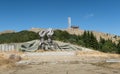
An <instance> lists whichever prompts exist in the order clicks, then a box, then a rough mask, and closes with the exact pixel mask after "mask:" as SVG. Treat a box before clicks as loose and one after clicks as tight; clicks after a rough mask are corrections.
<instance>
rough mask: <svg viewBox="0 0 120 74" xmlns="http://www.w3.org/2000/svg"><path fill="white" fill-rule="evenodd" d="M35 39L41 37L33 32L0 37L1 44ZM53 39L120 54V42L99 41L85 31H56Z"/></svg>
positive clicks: (101, 39) (102, 39)
mask: <svg viewBox="0 0 120 74" xmlns="http://www.w3.org/2000/svg"><path fill="white" fill-rule="evenodd" d="M35 39H39V35H38V33H35V32H32V31H21V32H16V33H6V34H1V35H0V44H2V43H19V42H26V41H30V40H35ZM53 39H54V40H59V41H63V42H68V43H72V44H76V45H80V46H83V47H87V48H92V49H94V50H99V51H102V52H109V53H120V41H118V43H117V44H116V43H114V42H113V41H112V40H110V39H108V40H105V39H104V38H102V37H100V40H99V41H98V40H97V39H96V37H95V36H94V34H93V32H90V31H84V33H83V34H82V35H75V34H69V33H68V32H67V31H61V30H55V33H54V35H53Z"/></svg>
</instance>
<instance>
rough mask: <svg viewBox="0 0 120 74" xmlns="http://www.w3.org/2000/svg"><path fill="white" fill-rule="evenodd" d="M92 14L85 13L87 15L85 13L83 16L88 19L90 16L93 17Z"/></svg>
mask: <svg viewBox="0 0 120 74" xmlns="http://www.w3.org/2000/svg"><path fill="white" fill-rule="evenodd" d="M93 16H94V14H93V13H91V14H87V15H85V16H84V18H86V19H88V18H91V17H93Z"/></svg>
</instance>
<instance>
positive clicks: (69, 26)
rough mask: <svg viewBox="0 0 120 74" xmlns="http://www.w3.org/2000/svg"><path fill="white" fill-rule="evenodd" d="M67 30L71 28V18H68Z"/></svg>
mask: <svg viewBox="0 0 120 74" xmlns="http://www.w3.org/2000/svg"><path fill="white" fill-rule="evenodd" d="M68 28H71V17H68Z"/></svg>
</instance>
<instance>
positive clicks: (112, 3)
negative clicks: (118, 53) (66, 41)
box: [0, 0, 120, 35]
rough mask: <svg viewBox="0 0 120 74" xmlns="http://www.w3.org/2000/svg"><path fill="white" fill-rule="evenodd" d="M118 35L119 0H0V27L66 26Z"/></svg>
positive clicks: (4, 28)
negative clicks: (69, 24) (69, 21)
mask: <svg viewBox="0 0 120 74" xmlns="http://www.w3.org/2000/svg"><path fill="white" fill-rule="evenodd" d="M69 16H70V17H71V19H72V25H78V26H79V27H80V29H83V30H94V31H99V32H105V33H111V34H116V35H120V29H119V28H120V0H0V31H4V30H16V31H21V30H25V29H30V28H32V27H37V28H49V27H51V28H61V29H65V28H67V18H68V17H69Z"/></svg>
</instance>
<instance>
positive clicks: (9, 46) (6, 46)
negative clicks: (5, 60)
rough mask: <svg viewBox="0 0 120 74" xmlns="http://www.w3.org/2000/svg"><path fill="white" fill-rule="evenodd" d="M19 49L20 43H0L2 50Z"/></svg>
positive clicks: (0, 50) (0, 49)
mask: <svg viewBox="0 0 120 74" xmlns="http://www.w3.org/2000/svg"><path fill="white" fill-rule="evenodd" d="M9 51H19V47H18V44H0V52H9Z"/></svg>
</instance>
